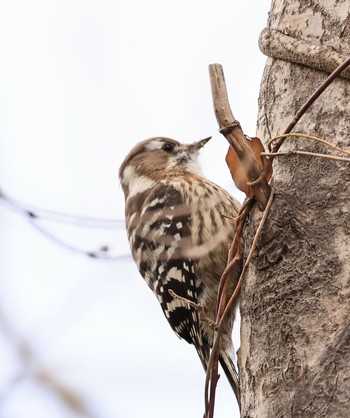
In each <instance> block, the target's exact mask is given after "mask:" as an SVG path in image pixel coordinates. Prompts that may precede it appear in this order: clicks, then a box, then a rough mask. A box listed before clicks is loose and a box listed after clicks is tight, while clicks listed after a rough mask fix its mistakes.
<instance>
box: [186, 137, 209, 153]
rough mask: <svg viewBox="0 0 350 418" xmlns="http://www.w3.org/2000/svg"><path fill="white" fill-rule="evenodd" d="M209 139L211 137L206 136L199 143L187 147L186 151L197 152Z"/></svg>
mask: <svg viewBox="0 0 350 418" xmlns="http://www.w3.org/2000/svg"><path fill="white" fill-rule="evenodd" d="M209 139H211V136H208V138H204V139H201V140H200V141H196V142H193V143H192V144H189V145H188V149H189V150H190V151H199V150H200V149H201V148H203V147H204V145H205V144H206V143H207V142H208V141H209Z"/></svg>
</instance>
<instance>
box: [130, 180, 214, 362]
mask: <svg viewBox="0 0 350 418" xmlns="http://www.w3.org/2000/svg"><path fill="white" fill-rule="evenodd" d="M139 197H141V196H139ZM142 207H143V208H146V210H144V209H143V210H142V212H141V213H140V219H139V221H138V226H137V228H136V232H135V236H134V246H136V247H139V248H141V249H140V250H139V251H138V252H137V251H136V254H138V256H137V257H136V259H135V261H136V263H137V265H138V268H139V271H140V273H141V274H142V276H143V277H144V278H145V280H146V281H147V283H148V285H149V287H150V288H151V289H152V290H153V292H154V293H155V295H156V296H157V298H158V300H159V303H160V305H161V307H162V309H163V312H164V314H165V316H166V318H167V320H168V322H169V324H170V325H171V327H172V329H173V330H174V331H175V333H176V334H177V335H178V336H179V337H180V338H183V339H184V340H186V341H187V342H188V343H190V344H194V345H195V347H196V349H197V352H198V355H199V357H200V359H201V361H202V364H203V367H204V368H206V364H207V362H208V359H209V351H210V350H209V346H208V344H207V342H206V341H205V340H204V337H203V336H202V333H201V327H200V308H199V307H196V304H197V289H196V280H195V279H196V277H195V272H194V262H193V260H192V259H190V258H188V257H187V256H184V253H185V252H186V251H185V250H186V249H187V248H188V247H189V246H190V245H191V232H190V210H189V208H188V207H187V206H186V204H185V202H184V201H183V200H182V196H181V193H180V192H179V191H178V190H176V189H175V188H174V187H173V186H171V185H162V184H161V185H159V186H158V187H157V188H154V189H152V190H151V191H150V192H149V194H148V195H147V196H145V197H144V201H143V204H142ZM141 236H142V240H141V239H140V237H141ZM141 241H142V242H141Z"/></svg>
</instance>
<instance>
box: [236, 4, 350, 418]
mask: <svg viewBox="0 0 350 418" xmlns="http://www.w3.org/2000/svg"><path fill="white" fill-rule="evenodd" d="M349 13H350V2H349V0H321V1H314V0H275V1H273V2H272V8H271V13H270V16H269V20H268V27H267V29H266V30H265V31H264V32H263V33H262V36H261V39H260V43H261V49H262V50H263V51H264V52H265V53H266V54H267V55H269V56H270V57H269V58H268V59H267V63H266V68H265V72H264V76H263V81H262V85H261V92H260V103H259V115H258V136H259V137H260V138H261V139H262V140H263V141H265V142H266V140H267V139H268V138H270V137H274V136H276V135H278V134H281V133H283V131H284V130H285V128H286V127H287V125H288V124H289V122H290V121H291V119H292V117H293V115H294V114H295V113H296V111H297V110H298V109H299V108H300V107H301V105H302V104H303V103H304V102H305V101H306V100H307V98H308V97H309V96H310V95H311V94H312V93H313V92H314V90H315V89H316V88H317V87H318V86H319V85H320V84H321V83H322V81H323V80H324V79H325V78H326V77H327V76H328V74H327V73H326V72H327V71H329V72H330V71H332V70H333V69H335V67H336V66H337V65H338V64H339V63H340V62H341V61H342V60H344V59H345V58H347V57H348V56H350V18H349ZM276 37H277V38H276ZM349 74H350V72H349V71H348V72H347V73H345V74H344V75H345V76H349ZM294 131H295V132H303V133H307V134H310V135H315V136H319V137H321V138H325V139H327V140H328V141H330V142H332V143H334V144H336V145H338V146H340V147H342V148H347V149H350V81H349V79H348V78H346V77H341V78H338V79H337V80H335V81H334V82H333V84H332V85H331V86H330V87H329V88H328V89H327V90H326V91H325V92H324V93H323V94H322V95H321V97H320V98H319V99H318V100H317V101H316V102H315V103H314V104H313V106H312V107H311V108H310V109H309V111H308V112H307V113H306V114H305V115H304V116H303V117H302V119H301V120H300V122H299V123H298V124H297V126H296V128H295V129H294ZM295 149H299V150H300V149H302V150H306V151H311V152H319V153H327V152H329V149H328V148H326V147H325V146H324V145H322V144H320V143H316V142H312V141H309V140H304V139H297V138H290V139H287V140H286V141H285V142H284V144H283V146H282V148H281V151H291V150H295ZM273 169H274V174H273V177H274V184H275V189H276V196H275V199H274V202H273V205H272V208H271V213H270V215H269V218H268V221H267V223H266V224H265V227H264V230H263V233H262V235H261V239H260V243H259V247H258V249H257V252H256V255H255V257H254V260H253V262H252V264H251V266H250V269H249V272H248V275H247V277H246V280H245V282H244V285H243V288H242V295H241V318H242V325H241V348H240V351H239V364H240V374H241V385H242V416H243V417H251V418H256V417H259V418H264V417H268V418H273V417H285V418H287V417H337V418H341V417H349V416H350V202H349V200H350V165H349V163H345V162H336V161H330V160H325V159H319V158H314V157H305V156H297V155H294V156H286V157H277V158H275V159H274V163H273ZM260 216H261V214H259V211H258V209H256V211H255V213H254V214H253V216H252V217H251V221H250V224H249V225H248V228H247V232H246V233H247V237H246V239H247V240H248V242H249V240H251V237H252V234H253V231H254V229H255V228H256V225H257V222H258V220H259V217H260Z"/></svg>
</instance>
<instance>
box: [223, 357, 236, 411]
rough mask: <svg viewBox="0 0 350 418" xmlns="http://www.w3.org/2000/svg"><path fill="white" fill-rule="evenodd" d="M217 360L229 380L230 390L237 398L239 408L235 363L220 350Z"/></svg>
mask: <svg viewBox="0 0 350 418" xmlns="http://www.w3.org/2000/svg"><path fill="white" fill-rule="evenodd" d="M219 362H220V364H221V367H222V368H223V370H224V372H225V374H226V377H227V380H228V381H229V383H230V385H231V387H232V390H233V392H234V394H235V396H236V398H237V402H238V406H239V408H241V395H240V389H239V377H238V373H237V370H236V367H235V365H234V364H233V361H232V358H231V357H230V356H229V355H227V353H225V352H221V353H220V355H219Z"/></svg>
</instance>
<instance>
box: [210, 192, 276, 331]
mask: <svg viewBox="0 0 350 418" xmlns="http://www.w3.org/2000/svg"><path fill="white" fill-rule="evenodd" d="M274 195H275V189H274V187H272V186H271V193H270V196H269V200H268V202H267V205H266V208H265V210H264V212H263V216H262V218H261V220H260V223H259V226H258V228H257V230H256V232H255V235H254V239H253V242H252V245H251V247H250V250H249V254H248V256H247V259H246V261H245V263H244V266H243V269H242V272H241V275H240V276H239V279H238V282H237V286H236V288H235V290H234V292H233V294H232V296H231V298H230V300H229V301H228V303H227V305H226V308H225V311H224V313H223V314H222V317H221V320H220V324H219V326H218V329H220V328H221V326H222V323H223V320H224V318H225V317H226V315H227V313H228V312H229V310H230V308H231V306H232V304H233V302H234V300H235V299H236V297H237V295H238V292H239V290H240V288H241V286H242V283H243V279H244V276H245V273H246V271H247V269H248V266H249V263H250V261H251V259H252V257H253V254H254V251H255V248H256V246H257V243H258V239H259V237H260V234H261V231H262V229H263V226H264V224H265V222H266V219H267V216H268V214H269V211H270V208H271V205H272V202H273V198H274Z"/></svg>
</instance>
